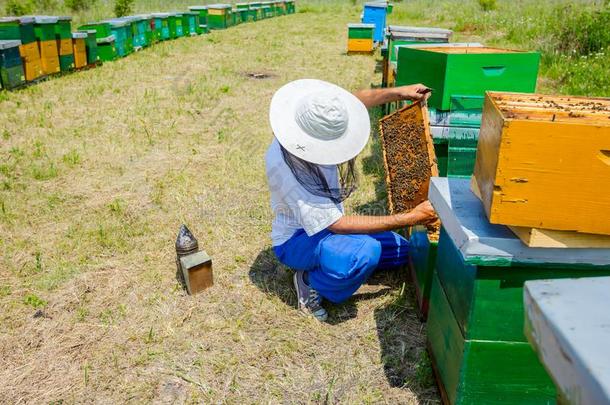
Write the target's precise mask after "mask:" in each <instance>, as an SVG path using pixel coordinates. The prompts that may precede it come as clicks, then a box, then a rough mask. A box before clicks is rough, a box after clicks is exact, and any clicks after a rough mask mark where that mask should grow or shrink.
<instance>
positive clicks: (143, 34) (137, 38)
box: [126, 15, 151, 49]
mask: <svg viewBox="0 0 610 405" xmlns="http://www.w3.org/2000/svg"><path fill="white" fill-rule="evenodd" d="M126 19H128V20H130V22H131V27H132V30H131V31H132V35H133V38H132V41H133V47H134V49H140V48H145V47H147V46H149V45H150V40H151V36H150V35H149V34H148V32H150V16H148V15H135V16H131V17H128V18H126Z"/></svg>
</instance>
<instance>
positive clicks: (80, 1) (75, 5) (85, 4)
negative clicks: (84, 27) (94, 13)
mask: <svg viewBox="0 0 610 405" xmlns="http://www.w3.org/2000/svg"><path fill="white" fill-rule="evenodd" d="M95 1H96V0H64V4H65V6H66V7H68V8H69V9H70V10H72V11H81V10H88V9H89V8H91V6H92V5H93V4H94V3H95Z"/></svg>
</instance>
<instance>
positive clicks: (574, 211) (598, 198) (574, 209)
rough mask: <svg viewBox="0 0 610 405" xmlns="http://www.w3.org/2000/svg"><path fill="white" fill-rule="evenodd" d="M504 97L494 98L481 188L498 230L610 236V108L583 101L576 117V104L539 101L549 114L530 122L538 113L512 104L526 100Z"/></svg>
mask: <svg viewBox="0 0 610 405" xmlns="http://www.w3.org/2000/svg"><path fill="white" fill-rule="evenodd" d="M497 94H498V93H491V92H490V93H487V95H486V100H485V106H484V112H483V122H482V125H481V131H480V134H479V144H478V151H477V161H476V165H475V171H474V180H473V181H474V182H476V185H477V187H478V189H479V190H480V192H481V197H482V199H483V203H484V205H485V207H486V212H487V214H488V218H489V220H490V222H492V223H495V224H504V225H511V226H521V227H529V228H544V229H553V230H560V231H578V232H582V233H595V234H603V235H610V216H609V215H610V214H609V213H610V193H603V192H600V190H608V189H610V107H608V105H607V104H608V103H607V102H601V101H599V99H591V100H588V99H579V100H578V104H579V105H580V106H581V108H580V109H579V110H577V111H571V110H570V108H571V107H570V105H571V104H570V103H572V104H573V103H574V100H575V98H571V99H570V100H571V101H570V102H569V103H568V102H567V101H566V102H564V103H563V104H561V103H559V102H557V101H554V100H557V99H558V98H557V97H555V98H553V99H547V97H546V96H542V95H531V96H530V97H532V98H534V100H538V101H537V103H538V104H537V105H538V107H543V108H546V109H547V110H548V112H546V113H542V112H540V113H537V114H538V115H539V116H544V117H545V118H544V119H538V116H537V117H536V119H533V118H532V119H530V117H529V115H528V114H532V112H531V107H529V106H528V107H527V109H523V107H521V106H518V105H513V106H508V105H507V104H506V102H505V100H506V99H507V98H509V97H513V98H514V99H517V100H521V99H522V98H523V97H524V95H522V94H521V95H515V94H513V95H502V96H501V97H502V98H501V99H500V101H498V102H497V101H496V95H497ZM570 115H571V116H570ZM553 116H556V117H560V118H557V119H556V120H555V121H553V120H552V117H553ZM602 117H604V118H602ZM567 213H569V214H567Z"/></svg>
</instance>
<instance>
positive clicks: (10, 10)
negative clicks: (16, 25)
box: [4, 0, 34, 15]
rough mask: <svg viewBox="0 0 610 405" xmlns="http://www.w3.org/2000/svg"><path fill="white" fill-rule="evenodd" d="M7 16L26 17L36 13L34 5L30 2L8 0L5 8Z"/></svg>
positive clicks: (28, 0)
mask: <svg viewBox="0 0 610 405" xmlns="http://www.w3.org/2000/svg"><path fill="white" fill-rule="evenodd" d="M4 10H5V11H6V14H7V15H26V14H31V13H32V12H33V11H34V3H32V1H30V0H8V1H7V2H6V6H5V8H4Z"/></svg>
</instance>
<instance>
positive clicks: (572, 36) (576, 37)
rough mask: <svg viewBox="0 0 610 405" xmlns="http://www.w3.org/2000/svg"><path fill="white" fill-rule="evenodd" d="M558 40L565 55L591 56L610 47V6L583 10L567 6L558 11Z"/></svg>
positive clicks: (559, 46) (559, 47)
mask: <svg viewBox="0 0 610 405" xmlns="http://www.w3.org/2000/svg"><path fill="white" fill-rule="evenodd" d="M557 21H561V24H558V26H557V32H556V35H555V36H556V40H557V45H558V49H559V50H560V51H561V52H562V53H564V54H576V55H591V54H594V53H597V52H601V51H604V50H605V49H606V48H607V47H608V46H610V6H605V7H604V8H603V9H601V10H587V9H585V10H582V9H581V8H577V7H574V6H573V5H567V6H564V7H560V8H558V9H557Z"/></svg>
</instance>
